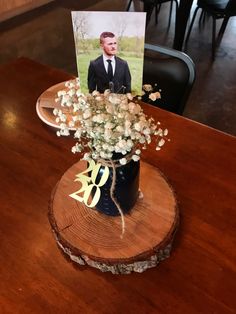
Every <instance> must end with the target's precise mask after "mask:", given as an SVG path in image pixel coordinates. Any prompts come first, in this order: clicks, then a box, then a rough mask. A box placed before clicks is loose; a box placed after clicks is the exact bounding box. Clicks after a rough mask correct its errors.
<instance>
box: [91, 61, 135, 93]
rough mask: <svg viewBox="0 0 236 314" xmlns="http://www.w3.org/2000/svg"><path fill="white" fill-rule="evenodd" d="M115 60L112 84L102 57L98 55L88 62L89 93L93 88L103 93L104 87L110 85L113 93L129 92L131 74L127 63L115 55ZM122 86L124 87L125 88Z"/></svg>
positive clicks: (107, 87) (106, 87)
mask: <svg viewBox="0 0 236 314" xmlns="http://www.w3.org/2000/svg"><path fill="white" fill-rule="evenodd" d="M115 61H116V66H115V73H114V76H113V79H112V83H113V84H110V85H109V78H108V74H107V72H106V69H105V66H104V64H103V57H102V56H100V57H98V58H97V59H95V60H93V61H91V62H90V65H89V69H88V88H89V92H90V93H91V92H92V91H94V90H98V91H99V92H100V93H103V92H104V91H105V90H106V89H110V88H111V86H113V87H114V89H113V91H114V92H115V93H123V92H125V93H130V92H131V75H130V71H129V66H128V63H127V62H126V61H125V60H122V59H121V58H119V57H115ZM122 86H124V87H125V90H124V88H122Z"/></svg>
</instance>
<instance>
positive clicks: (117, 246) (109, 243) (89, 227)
mask: <svg viewBox="0 0 236 314" xmlns="http://www.w3.org/2000/svg"><path fill="white" fill-rule="evenodd" d="M86 168H87V163H86V162H85V161H80V162H78V163H76V164H74V165H73V166H72V167H71V168H70V169H68V170H67V171H66V172H65V174H64V175H63V176H62V178H61V180H60V181H59V182H58V184H57V186H56V187H55V189H54V191H53V193H52V196H51V201H50V205H49V221H50V224H51V226H52V230H53V232H54V235H55V237H56V240H57V244H58V246H59V247H60V248H61V249H62V250H63V251H64V253H66V254H67V255H69V257H70V258H71V260H73V261H74V262H77V263H79V264H81V265H85V264H88V265H90V266H92V267H95V268H98V269H100V270H101V271H111V272H112V273H114V274H119V273H122V274H124V273H130V272H132V271H136V272H143V271H144V270H146V269H148V268H151V267H155V266H156V265H157V264H158V263H159V262H160V261H161V260H164V259H165V258H167V257H169V255H170V251H171V247H172V242H173V238H174V235H175V232H176V230H177V226H178V222H179V213H178V207H177V201H176V198H175V194H174V192H173V189H172V188H171V186H170V185H169V183H168V182H167V180H166V178H165V177H164V176H163V175H162V173H161V172H160V171H159V170H158V169H157V168H156V167H153V166H151V165H150V164H148V163H145V162H141V167H140V190H141V193H140V194H142V195H143V197H140V198H139V199H138V200H137V202H136V204H135V206H134V207H133V208H132V210H131V212H130V213H129V214H126V215H125V216H124V219H125V232H124V235H123V237H121V232H122V223H121V217H120V216H116V217H112V216H107V215H104V214H102V213H100V212H98V211H97V210H96V209H94V208H89V207H87V206H85V205H84V204H83V203H80V202H77V201H76V200H75V199H73V198H71V197H70V196H69V195H70V194H71V193H74V192H76V191H77V190H79V188H80V183H78V181H77V182H75V181H74V180H75V175H76V174H78V173H80V172H82V171H83V170H85V169H86Z"/></svg>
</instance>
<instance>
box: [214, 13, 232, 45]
mask: <svg viewBox="0 0 236 314" xmlns="http://www.w3.org/2000/svg"><path fill="white" fill-rule="evenodd" d="M228 21H229V16H226V17H225V18H224V20H223V22H222V25H221V28H220V30H219V33H218V36H217V42H216V46H217V47H218V46H219V45H220V43H221V40H222V38H223V35H224V32H225V29H226V26H227V24H228Z"/></svg>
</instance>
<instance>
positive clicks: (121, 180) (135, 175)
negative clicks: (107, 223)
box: [92, 154, 140, 216]
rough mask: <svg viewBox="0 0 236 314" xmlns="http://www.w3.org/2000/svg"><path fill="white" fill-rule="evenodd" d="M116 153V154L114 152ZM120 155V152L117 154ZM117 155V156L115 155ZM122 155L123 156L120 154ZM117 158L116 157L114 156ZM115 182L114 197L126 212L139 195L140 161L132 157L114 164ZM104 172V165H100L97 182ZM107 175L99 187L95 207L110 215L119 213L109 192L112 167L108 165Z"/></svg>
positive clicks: (124, 212)
mask: <svg viewBox="0 0 236 314" xmlns="http://www.w3.org/2000/svg"><path fill="white" fill-rule="evenodd" d="M116 155H118V154H116ZM119 155H120V154H119ZM115 157H117V156H115ZM122 157H123V156H122ZM114 159H117V158H114ZM115 169H116V183H115V190H114V197H115V199H116V201H117V202H118V203H119V205H120V207H121V209H122V212H123V214H126V213H128V212H129V211H130V210H131V209H132V207H133V206H134V205H135V203H136V201H137V198H138V195H139V172H140V162H139V161H133V160H132V159H131V160H130V161H128V162H127V164H125V165H119V164H118V166H116V168H115ZM103 172H104V167H103V166H101V167H100V170H99V172H98V175H97V178H96V180H97V181H98V182H99V181H100V179H101V177H102V175H103ZM109 173H110V174H109V177H108V180H107V182H106V183H105V184H104V185H103V186H102V187H100V189H101V196H100V199H99V201H98V203H97V205H96V209H97V210H98V211H99V212H102V213H103V214H106V215H110V216H118V215H120V213H119V210H118V209H117V206H116V204H115V203H114V202H113V200H112V198H111V194H110V190H111V184H112V176H113V169H112V167H109ZM92 194H93V193H92Z"/></svg>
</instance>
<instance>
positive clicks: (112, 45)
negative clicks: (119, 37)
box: [101, 37, 117, 56]
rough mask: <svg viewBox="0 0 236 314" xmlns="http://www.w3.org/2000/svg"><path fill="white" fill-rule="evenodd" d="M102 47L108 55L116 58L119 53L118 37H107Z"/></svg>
mask: <svg viewBox="0 0 236 314" xmlns="http://www.w3.org/2000/svg"><path fill="white" fill-rule="evenodd" d="M101 47H102V49H103V51H104V52H105V54H106V55H108V56H115V55H116V53H117V41H116V37H112V38H111V37H106V38H103V41H102V44H101Z"/></svg>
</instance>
